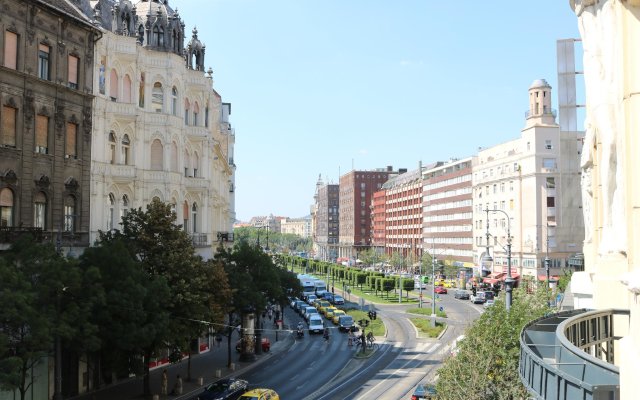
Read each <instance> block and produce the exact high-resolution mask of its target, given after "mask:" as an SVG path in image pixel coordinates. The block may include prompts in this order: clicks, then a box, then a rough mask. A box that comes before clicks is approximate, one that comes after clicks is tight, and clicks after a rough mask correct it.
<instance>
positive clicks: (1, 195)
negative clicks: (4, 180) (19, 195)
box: [0, 188, 13, 226]
mask: <svg viewBox="0 0 640 400" xmlns="http://www.w3.org/2000/svg"><path fill="white" fill-rule="evenodd" d="M0 226H13V192H12V191H11V189H9V188H3V189H0Z"/></svg>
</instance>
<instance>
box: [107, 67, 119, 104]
mask: <svg viewBox="0 0 640 400" xmlns="http://www.w3.org/2000/svg"><path fill="white" fill-rule="evenodd" d="M109 97H110V98H111V101H118V72H116V70H115V69H112V70H111V73H110V74H109Z"/></svg>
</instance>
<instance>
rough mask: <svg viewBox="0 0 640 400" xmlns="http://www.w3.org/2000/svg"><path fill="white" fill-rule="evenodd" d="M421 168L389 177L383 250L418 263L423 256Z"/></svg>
mask: <svg viewBox="0 0 640 400" xmlns="http://www.w3.org/2000/svg"><path fill="white" fill-rule="evenodd" d="M421 169H422V168H421V167H420V168H419V169H416V170H414V171H410V172H405V173H403V174H401V175H398V176H396V177H393V178H391V179H389V180H388V181H387V182H386V183H385V184H384V185H383V186H382V189H383V190H384V193H385V206H384V207H385V209H384V249H385V253H386V254H387V255H392V254H393V253H398V254H400V255H401V256H402V258H403V259H407V260H410V261H411V263H412V264H415V263H416V262H418V260H419V259H420V256H421V255H422V243H423V240H422V174H421Z"/></svg>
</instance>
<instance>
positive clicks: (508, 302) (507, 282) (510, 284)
mask: <svg viewBox="0 0 640 400" xmlns="http://www.w3.org/2000/svg"><path fill="white" fill-rule="evenodd" d="M484 211H485V212H486V213H487V255H486V256H485V259H486V260H488V259H490V258H491V256H490V255H489V253H488V250H489V235H490V234H489V213H490V212H493V213H496V212H500V213H503V214H504V215H505V216H506V217H507V279H505V281H504V285H505V291H506V292H507V296H506V301H505V303H506V307H507V312H509V310H511V304H512V297H511V296H512V293H511V292H512V291H513V284H514V282H515V281H514V279H513V277H512V276H511V219H510V218H509V214H507V212H506V211H504V210H497V209H493V210H490V209H488V208H487V209H485V210H484Z"/></svg>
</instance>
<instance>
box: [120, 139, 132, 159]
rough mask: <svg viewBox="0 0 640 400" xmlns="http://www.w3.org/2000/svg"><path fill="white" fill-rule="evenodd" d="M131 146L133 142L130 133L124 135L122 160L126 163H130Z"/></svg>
mask: <svg viewBox="0 0 640 400" xmlns="http://www.w3.org/2000/svg"><path fill="white" fill-rule="evenodd" d="M130 148H131V142H130V141H129V135H124V136H123V137H122V157H121V161H122V163H123V164H124V165H129V150H130Z"/></svg>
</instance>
